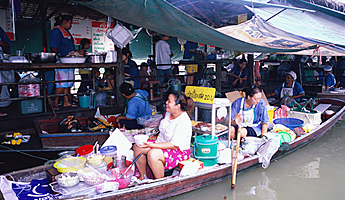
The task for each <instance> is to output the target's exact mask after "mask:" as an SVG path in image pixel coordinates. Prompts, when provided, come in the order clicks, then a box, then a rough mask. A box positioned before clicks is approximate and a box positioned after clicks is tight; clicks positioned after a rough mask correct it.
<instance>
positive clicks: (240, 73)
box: [231, 65, 248, 78]
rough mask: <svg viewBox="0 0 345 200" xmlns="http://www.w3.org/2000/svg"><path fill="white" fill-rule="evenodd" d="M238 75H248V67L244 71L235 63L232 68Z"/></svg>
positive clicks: (242, 76)
mask: <svg viewBox="0 0 345 200" xmlns="http://www.w3.org/2000/svg"><path fill="white" fill-rule="evenodd" d="M231 71H232V72H233V73H234V74H235V75H236V76H239V77H241V78H244V77H246V76H248V72H247V67H245V68H244V69H243V70H242V72H240V66H238V65H235V67H233V68H232V70H231Z"/></svg>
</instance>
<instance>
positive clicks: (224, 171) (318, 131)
mask: <svg viewBox="0 0 345 200" xmlns="http://www.w3.org/2000/svg"><path fill="white" fill-rule="evenodd" d="M319 103H322V104H332V106H331V107H330V108H329V109H332V110H334V111H335V114H333V115H332V116H331V117H330V118H329V119H325V120H324V121H323V123H321V125H320V126H318V127H317V128H315V129H313V131H311V132H309V133H307V134H304V135H302V136H300V137H298V138H296V139H295V140H293V141H291V142H290V143H289V144H290V147H289V150H286V151H278V152H276V154H275V155H274V156H273V158H272V160H271V161H274V160H277V159H279V158H281V157H283V156H285V155H287V154H290V153H292V152H294V151H296V150H297V149H300V148H301V147H303V146H305V145H307V144H309V143H310V142H312V141H313V140H315V139H317V138H319V137H321V136H322V135H324V134H325V132H326V131H327V130H328V129H330V128H331V127H332V126H334V124H335V123H336V122H337V121H338V120H339V119H340V118H341V117H342V115H343V114H344V112H345V107H344V105H345V101H342V100H338V99H319ZM259 166H261V164H260V163H259V162H258V156H257V155H254V156H251V157H248V158H245V159H244V160H242V161H240V162H238V166H237V169H238V173H244V172H246V171H249V170H251V169H254V168H256V167H259ZM231 173H232V169H231V164H224V165H216V166H213V167H208V168H207V169H204V170H202V171H199V172H198V173H197V174H194V175H188V176H184V177H181V176H175V177H166V178H163V179H160V180H158V181H156V182H153V183H149V184H143V185H138V186H133V187H129V188H126V189H122V190H118V191H116V192H110V193H104V194H100V195H97V196H92V197H87V199H163V198H168V197H172V196H175V195H179V194H182V193H186V192H189V191H192V190H196V189H199V188H202V187H205V186H208V185H211V184H214V183H217V182H220V181H223V180H226V179H229V178H230V177H231ZM10 175H11V176H12V177H13V178H14V179H15V180H17V181H24V180H26V181H28V178H29V177H39V176H43V177H45V171H44V167H43V166H39V167H35V168H31V169H26V170H21V171H17V172H13V173H11V174H10ZM238 181H241V180H240V179H238ZM229 187H230V186H229ZM85 198H86V197H84V199H85Z"/></svg>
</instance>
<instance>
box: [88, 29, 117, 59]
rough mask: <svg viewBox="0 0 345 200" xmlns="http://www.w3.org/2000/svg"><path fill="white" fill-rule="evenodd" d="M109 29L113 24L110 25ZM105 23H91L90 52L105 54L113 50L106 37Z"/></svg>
mask: <svg viewBox="0 0 345 200" xmlns="http://www.w3.org/2000/svg"><path fill="white" fill-rule="evenodd" d="M110 28H111V29H113V28H114V24H111V27H110ZM106 31H107V23H106V22H92V52H96V51H98V52H107V51H109V50H114V49H115V48H114V43H113V41H111V40H110V39H109V38H108V37H107V36H106Z"/></svg>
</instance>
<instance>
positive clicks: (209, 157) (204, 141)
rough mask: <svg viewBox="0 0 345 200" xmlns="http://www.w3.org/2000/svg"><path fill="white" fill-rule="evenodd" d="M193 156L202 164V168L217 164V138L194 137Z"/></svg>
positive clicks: (207, 136) (206, 136)
mask: <svg viewBox="0 0 345 200" xmlns="http://www.w3.org/2000/svg"><path fill="white" fill-rule="evenodd" d="M194 156H195V158H197V159H198V160H200V161H202V162H203V163H204V166H213V165H215V164H217V159H218V157H219V153H218V137H217V136H214V137H212V136H211V135H208V134H205V135H199V136H196V137H195V143H194Z"/></svg>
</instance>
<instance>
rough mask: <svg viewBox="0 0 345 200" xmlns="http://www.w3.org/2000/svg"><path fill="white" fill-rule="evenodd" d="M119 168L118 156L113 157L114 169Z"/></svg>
mask: <svg viewBox="0 0 345 200" xmlns="http://www.w3.org/2000/svg"><path fill="white" fill-rule="evenodd" d="M116 167H117V156H113V168H116Z"/></svg>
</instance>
